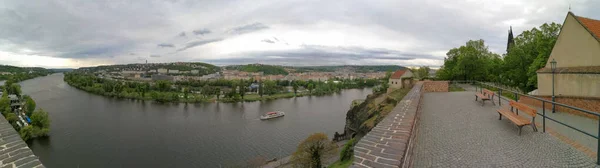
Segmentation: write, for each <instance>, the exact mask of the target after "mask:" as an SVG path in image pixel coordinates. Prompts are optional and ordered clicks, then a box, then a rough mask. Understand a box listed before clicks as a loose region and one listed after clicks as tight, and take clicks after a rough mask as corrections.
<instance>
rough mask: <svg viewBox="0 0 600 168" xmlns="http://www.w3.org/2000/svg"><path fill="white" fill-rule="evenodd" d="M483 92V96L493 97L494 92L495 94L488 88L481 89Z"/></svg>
mask: <svg viewBox="0 0 600 168" xmlns="http://www.w3.org/2000/svg"><path fill="white" fill-rule="evenodd" d="M483 94H484V95H485V96H488V97H494V94H495V93H494V92H492V91H490V90H487V89H483Z"/></svg>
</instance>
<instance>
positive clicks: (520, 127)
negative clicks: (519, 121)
mask: <svg viewBox="0 0 600 168" xmlns="http://www.w3.org/2000/svg"><path fill="white" fill-rule="evenodd" d="M521 130H523V126H519V136H521Z"/></svg>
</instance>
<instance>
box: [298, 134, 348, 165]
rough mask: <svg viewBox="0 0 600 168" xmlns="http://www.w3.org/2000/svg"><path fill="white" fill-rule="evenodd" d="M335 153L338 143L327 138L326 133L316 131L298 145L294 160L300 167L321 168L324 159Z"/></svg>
mask: <svg viewBox="0 0 600 168" xmlns="http://www.w3.org/2000/svg"><path fill="white" fill-rule="evenodd" d="M335 154H337V145H336V144H335V143H334V142H332V141H330V140H329V139H327V135H325V134H324V133H315V134H312V135H310V136H309V137H308V138H306V139H305V140H304V141H302V142H301V143H300V145H298V148H297V149H296V152H294V154H293V155H292V161H293V162H294V164H296V165H298V166H300V167H312V168H321V167H323V166H322V160H324V159H325V158H328V157H330V156H333V155H335Z"/></svg>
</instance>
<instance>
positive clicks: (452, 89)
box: [448, 85, 465, 92]
mask: <svg viewBox="0 0 600 168" xmlns="http://www.w3.org/2000/svg"><path fill="white" fill-rule="evenodd" d="M448 91H450V92H462V91H465V89H463V88H462V87H460V86H457V85H450V87H449V88H448Z"/></svg>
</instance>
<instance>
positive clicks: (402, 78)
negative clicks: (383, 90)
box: [388, 69, 413, 89]
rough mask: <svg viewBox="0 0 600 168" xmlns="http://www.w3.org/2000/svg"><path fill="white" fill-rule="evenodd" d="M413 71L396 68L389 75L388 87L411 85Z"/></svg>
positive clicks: (396, 87) (397, 87)
mask: <svg viewBox="0 0 600 168" xmlns="http://www.w3.org/2000/svg"><path fill="white" fill-rule="evenodd" d="M412 78H413V73H412V72H411V71H410V70H408V69H404V70H397V71H396V72H394V74H392V76H390V80H389V83H388V84H389V88H395V89H399V88H404V87H405V86H411V85H412V84H413V80H412Z"/></svg>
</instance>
